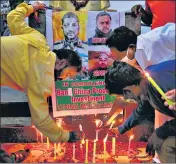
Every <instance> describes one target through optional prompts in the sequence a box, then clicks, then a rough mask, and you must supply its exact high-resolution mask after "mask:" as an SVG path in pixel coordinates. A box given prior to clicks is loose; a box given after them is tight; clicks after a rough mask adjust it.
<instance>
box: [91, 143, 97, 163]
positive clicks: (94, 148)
mask: <svg viewBox="0 0 176 164" xmlns="http://www.w3.org/2000/svg"><path fill="white" fill-rule="evenodd" d="M96 141H97V140H94V146H93V160H92V163H96V162H95V156H96Z"/></svg>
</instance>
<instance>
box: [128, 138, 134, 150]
mask: <svg viewBox="0 0 176 164" xmlns="http://www.w3.org/2000/svg"><path fill="white" fill-rule="evenodd" d="M133 138H134V135H132V136H130V138H129V145H128V153H130V146H131V140H132V139H133Z"/></svg>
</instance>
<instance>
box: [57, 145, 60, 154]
mask: <svg viewBox="0 0 176 164" xmlns="http://www.w3.org/2000/svg"><path fill="white" fill-rule="evenodd" d="M60 152H61V145H60V143H58V144H57V153H60Z"/></svg>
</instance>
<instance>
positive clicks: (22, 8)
mask: <svg viewBox="0 0 176 164" xmlns="http://www.w3.org/2000/svg"><path fill="white" fill-rule="evenodd" d="M33 12H34V10H33V7H32V6H31V5H28V4H26V3H21V4H19V5H18V6H17V7H16V9H15V10H12V11H11V12H10V13H9V14H8V15H7V23H8V27H9V29H10V32H11V34H12V35H22V34H29V33H31V32H37V33H39V32H38V31H37V30H35V29H33V28H31V27H29V26H28V25H27V24H26V22H25V18H26V17H28V16H29V15H30V14H31V13H33Z"/></svg>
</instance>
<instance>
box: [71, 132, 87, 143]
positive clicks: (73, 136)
mask: <svg viewBox="0 0 176 164" xmlns="http://www.w3.org/2000/svg"><path fill="white" fill-rule="evenodd" d="M84 137H85V134H84V132H82V131H73V132H70V137H69V140H68V142H70V143H72V142H77V141H79V140H81V139H82V138H84Z"/></svg>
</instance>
